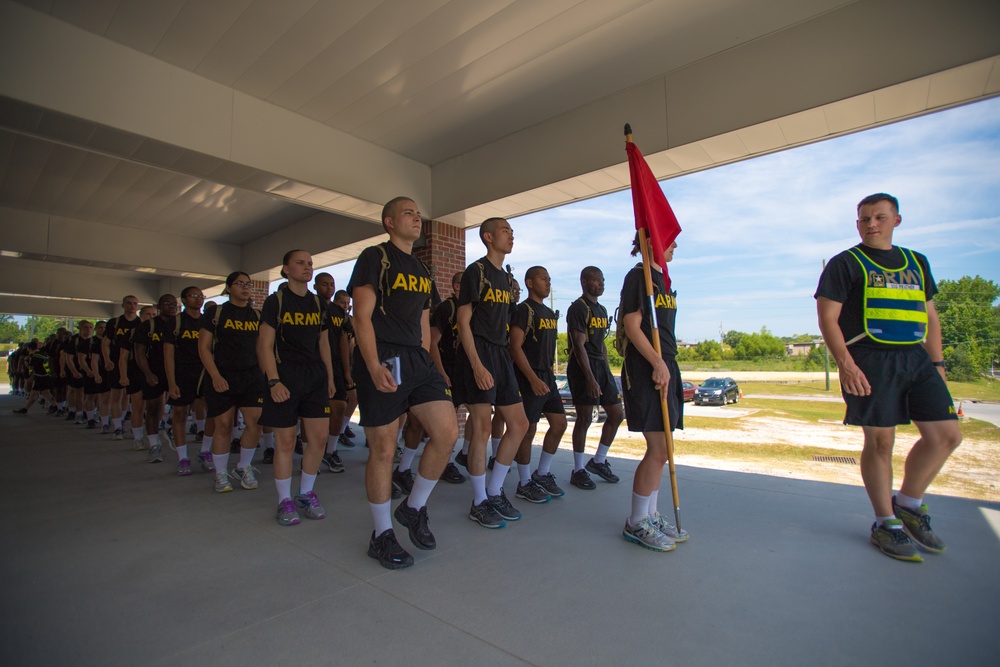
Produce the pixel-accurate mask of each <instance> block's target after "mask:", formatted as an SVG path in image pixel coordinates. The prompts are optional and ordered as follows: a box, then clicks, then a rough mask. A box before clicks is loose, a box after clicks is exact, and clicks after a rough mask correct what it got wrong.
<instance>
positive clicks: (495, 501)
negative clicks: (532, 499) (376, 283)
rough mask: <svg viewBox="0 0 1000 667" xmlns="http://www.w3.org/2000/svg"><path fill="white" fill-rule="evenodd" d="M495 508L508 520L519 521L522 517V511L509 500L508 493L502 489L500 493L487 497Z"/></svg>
mask: <svg viewBox="0 0 1000 667" xmlns="http://www.w3.org/2000/svg"><path fill="white" fill-rule="evenodd" d="M487 501H489V503H490V505H491V506H492V507H493V510H494V511H495V512H496V513H497V514H499V515H500V516H501V517H503V518H504V519H506V520H507V521H517V520H518V519H520V518H521V513H520V512H519V511H517V508H516V507H514V506H513V505H511V504H510V501H509V500H507V494H506V493H504V492H503V488H502V487H501V489H500V495H498V496H490V497H489V498H487Z"/></svg>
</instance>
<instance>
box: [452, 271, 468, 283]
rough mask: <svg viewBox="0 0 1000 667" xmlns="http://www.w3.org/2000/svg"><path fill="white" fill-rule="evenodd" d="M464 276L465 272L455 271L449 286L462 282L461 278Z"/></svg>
mask: <svg viewBox="0 0 1000 667" xmlns="http://www.w3.org/2000/svg"><path fill="white" fill-rule="evenodd" d="M464 275H465V271H456V272H455V275H453V276H452V277H451V284H452V285H454V284H455V283H460V282H462V276H464Z"/></svg>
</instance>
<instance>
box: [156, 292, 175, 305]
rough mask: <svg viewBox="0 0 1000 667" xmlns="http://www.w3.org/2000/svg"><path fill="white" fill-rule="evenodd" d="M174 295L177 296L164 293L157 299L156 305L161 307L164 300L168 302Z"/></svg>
mask: <svg viewBox="0 0 1000 667" xmlns="http://www.w3.org/2000/svg"><path fill="white" fill-rule="evenodd" d="M172 296H173V297H174V299H176V298H177V297H175V296H174V295H173V294H163V295H161V296H160V298H159V299H157V300H156V306H157V307H159V306H160V305H162V304H163V303H164V302H166V301H167V300H168V299H169V298H170V297H172Z"/></svg>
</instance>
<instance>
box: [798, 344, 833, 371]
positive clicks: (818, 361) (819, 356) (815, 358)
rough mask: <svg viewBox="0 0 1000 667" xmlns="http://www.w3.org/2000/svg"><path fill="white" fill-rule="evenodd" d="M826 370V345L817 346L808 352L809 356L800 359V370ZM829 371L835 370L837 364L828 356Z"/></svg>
mask: <svg viewBox="0 0 1000 667" xmlns="http://www.w3.org/2000/svg"><path fill="white" fill-rule="evenodd" d="M824 368H826V345H817V346H816V347H814V348H813V349H811V350H809V354H807V355H805V356H804V357H802V370H804V371H821V370H823V369H824ZM830 370H831V371H835V370H837V362H836V360H835V359H834V358H833V355H831V356H830Z"/></svg>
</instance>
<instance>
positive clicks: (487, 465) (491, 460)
mask: <svg viewBox="0 0 1000 667" xmlns="http://www.w3.org/2000/svg"><path fill="white" fill-rule="evenodd" d="M496 462H497V457H495V456H491V457H490V460H489V461H488V462H487V463H486V467H487V468H488V469H490V470H493V464H494V463H496Z"/></svg>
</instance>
